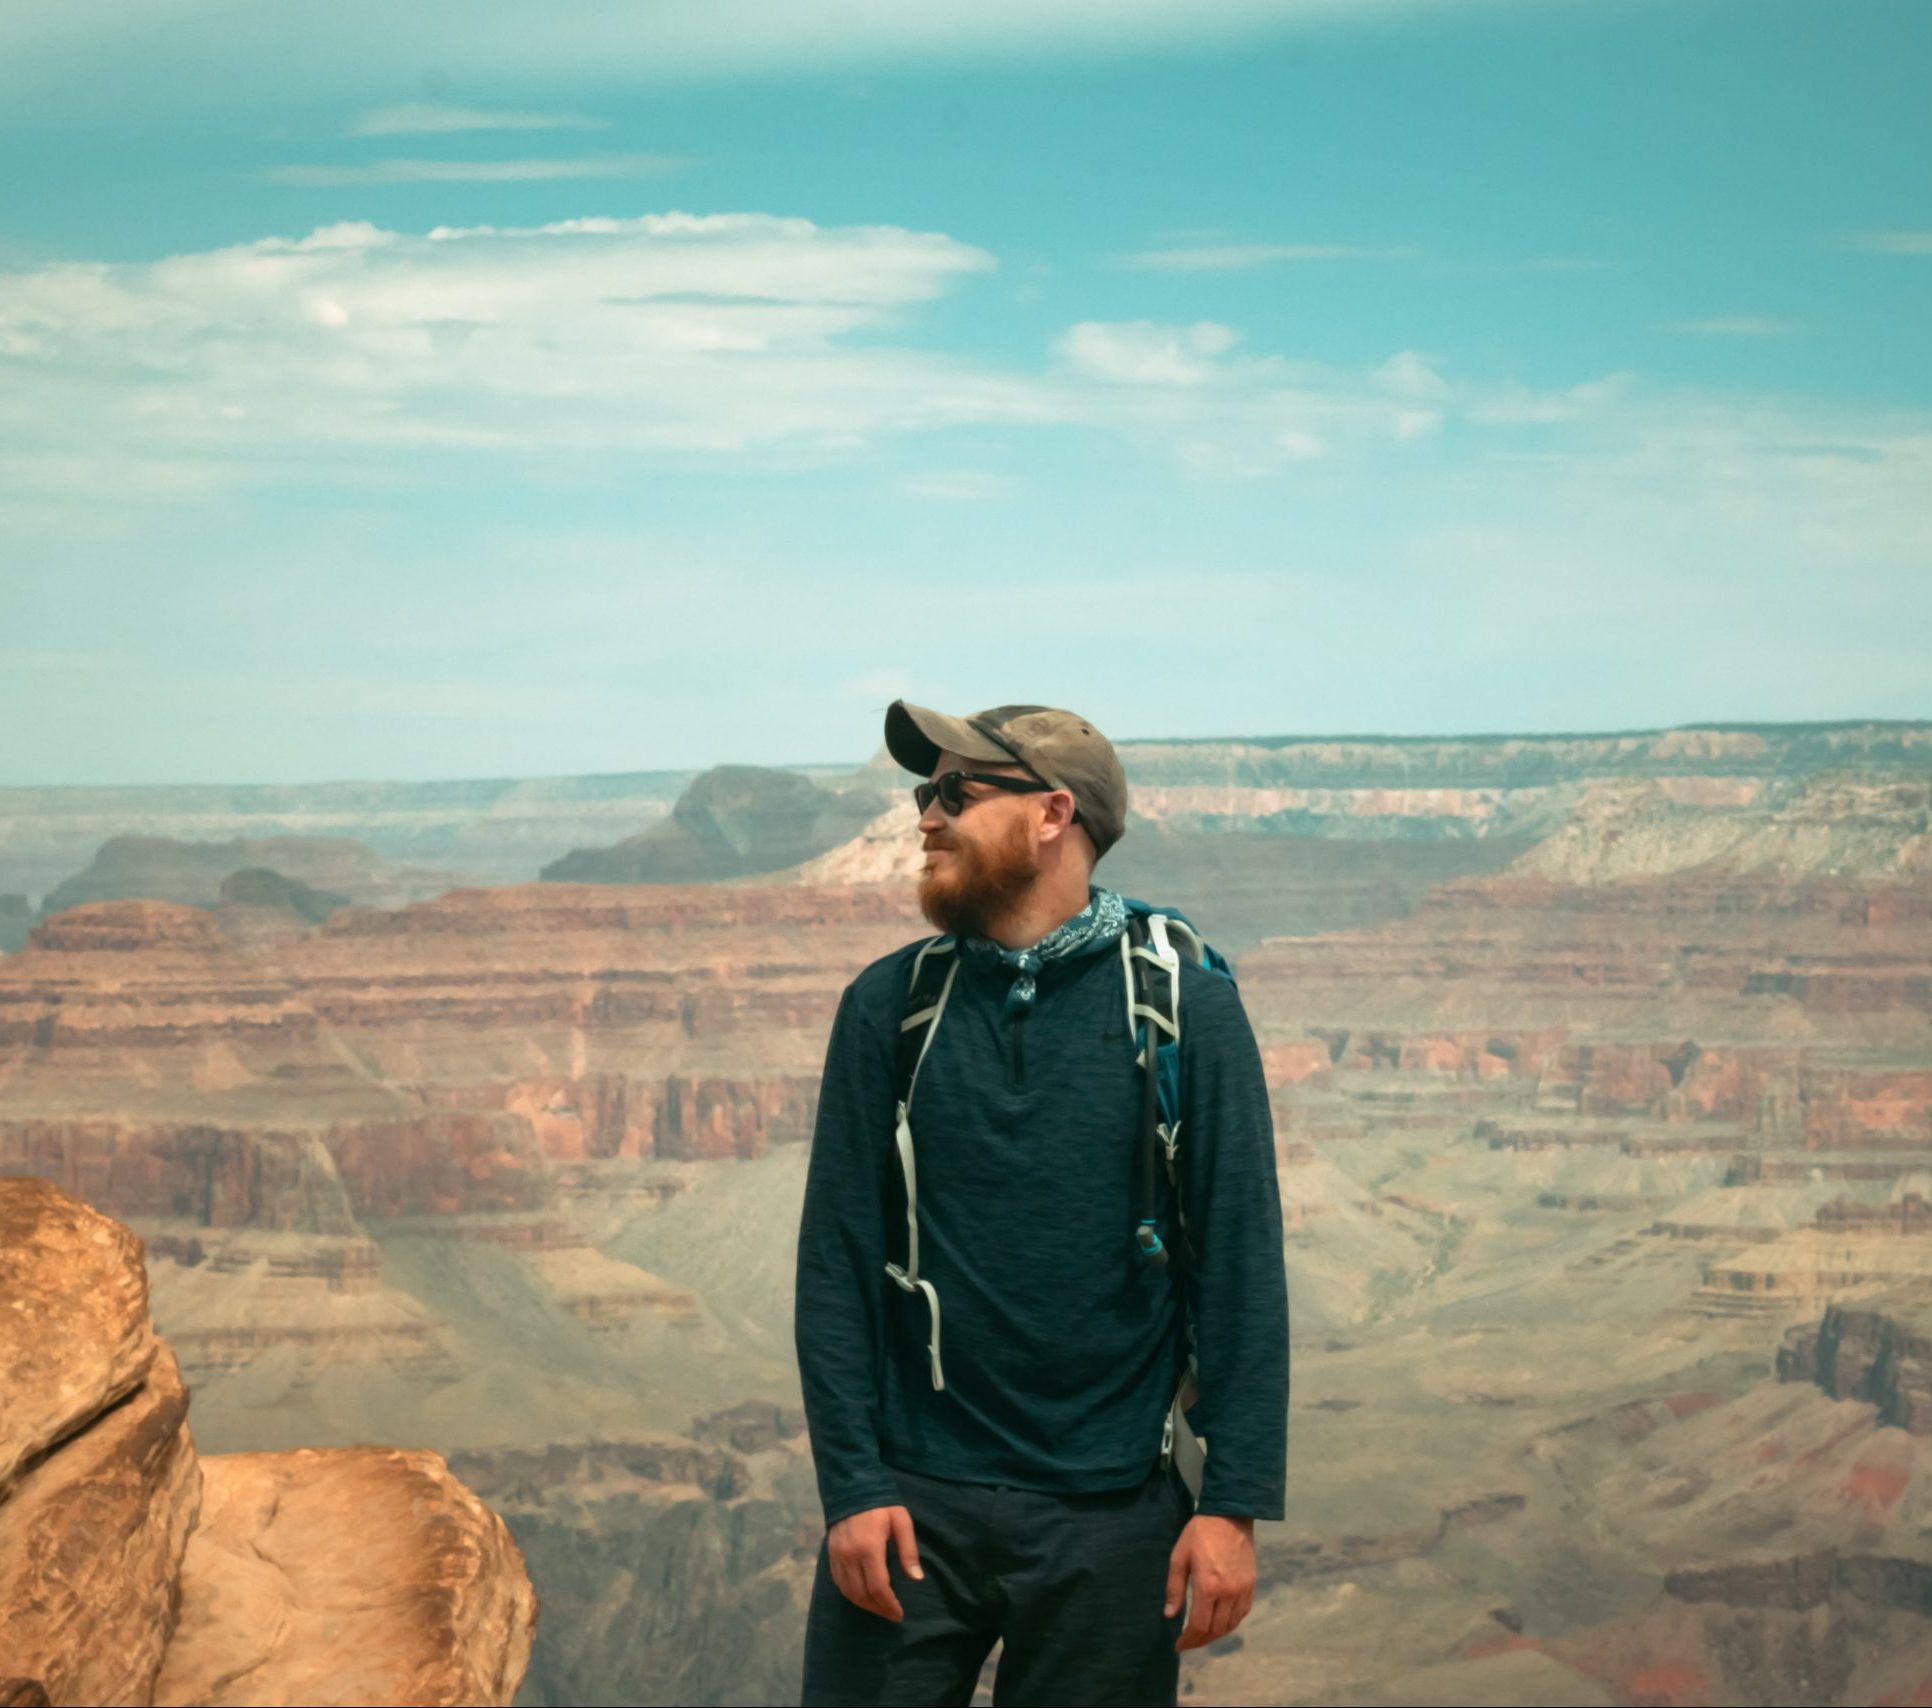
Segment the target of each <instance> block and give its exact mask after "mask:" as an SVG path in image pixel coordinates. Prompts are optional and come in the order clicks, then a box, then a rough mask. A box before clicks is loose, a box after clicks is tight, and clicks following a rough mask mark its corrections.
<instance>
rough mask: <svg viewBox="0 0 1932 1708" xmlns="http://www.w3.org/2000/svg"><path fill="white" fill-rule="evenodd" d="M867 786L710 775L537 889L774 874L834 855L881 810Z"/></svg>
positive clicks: (792, 776) (719, 769) (718, 770)
mask: <svg viewBox="0 0 1932 1708" xmlns="http://www.w3.org/2000/svg"><path fill="white" fill-rule="evenodd" d="M886 804H887V803H886V799H885V796H884V795H883V794H882V793H880V792H879V791H878V790H877V789H875V788H873V787H871V786H870V785H869V784H863V783H862V784H858V785H856V786H853V787H849V788H842V789H830V788H821V787H820V786H819V785H818V784H816V783H814V782H812V781H811V780H810V779H809V778H806V777H801V776H799V775H798V774H797V773H796V772H792V771H778V770H771V769H767V768H765V767H763V766H757V765H719V766H716V767H714V768H713V769H712V770H709V771H707V772H705V773H704V774H703V775H702V776H701V777H699V778H697V779H696V781H694V782H693V783H692V784H691V786H690V787H689V788H688V789H686V790H685V791H684V793H683V794H682V795H680V796H679V797H678V801H677V804H676V805H675V806H674V807H672V809H671V816H670V817H669V818H668V819H665V820H663V821H661V822H659V823H657V824H654V825H652V826H651V827H650V828H649V829H648V830H645V831H642V832H640V833H639V834H638V835H636V836H631V837H627V838H625V840H624V841H622V842H619V843H617V844H616V845H615V846H614V847H610V848H579V849H575V850H573V851H572V852H571V853H569V854H566V855H565V856H564V857H563V858H562V859H560V860H553V861H551V862H550V864H549V865H547V866H545V867H544V869H543V876H544V878H545V879H546V880H550V881H555V882H559V883H591V884H690V883H706V882H711V881H715V880H718V879H728V878H742V877H747V876H751V875H753V874H756V873H763V872H776V871H779V870H781V869H782V868H784V867H787V866H794V865H797V864H798V863H799V862H800V861H804V860H809V859H811V858H812V857H813V856H814V855H818V854H823V853H824V852H825V851H826V850H828V849H831V848H836V847H837V846H839V844H841V843H843V842H845V841H847V840H848V839H850V838H851V837H853V836H855V835H857V834H858V833H859V832H860V831H862V830H863V829H864V827H865V826H866V825H867V824H869V823H870V822H871V821H872V820H873V819H875V818H877V817H878V816H879V814H880V813H881V812H883V811H884V810H885V807H886Z"/></svg>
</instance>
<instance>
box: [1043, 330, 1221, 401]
mask: <svg viewBox="0 0 1932 1708" xmlns="http://www.w3.org/2000/svg"><path fill="white" fill-rule="evenodd" d="M1240 336H1241V335H1240V334H1239V333H1238V332H1236V331H1235V330H1234V328H1233V327H1231V326H1223V325H1221V324H1220V323H1219V322H1218V321H1213V320H1201V321H1196V322H1195V323H1194V325H1192V326H1162V325H1159V324H1157V323H1156V322H1154V321H1150V320H1126V321H1099V320H1088V321H1082V322H1081V323H1080V324H1079V325H1078V326H1073V327H1069V328H1068V329H1067V331H1066V332H1065V333H1063V334H1062V335H1061V337H1060V341H1059V343H1058V344H1057V345H1056V346H1055V348H1056V351H1057V353H1058V354H1059V356H1060V357H1061V359H1062V360H1063V361H1065V362H1066V363H1067V364H1068V366H1070V367H1071V368H1072V369H1073V370H1074V371H1075V372H1076V373H1078V374H1080V375H1082V376H1083V377H1085V378H1087V379H1094V380H1100V381H1102V382H1103V383H1105V384H1108V385H1133V386H1148V385H1153V386H1176V385H1184V386H1194V385H1201V384H1203V383H1205V382H1206V381H1207V380H1209V379H1211V378H1213V377H1214V375H1215V373H1216V368H1215V358H1217V357H1219V356H1223V355H1225V354H1226V353H1227V352H1228V351H1229V350H1231V349H1233V348H1234V346H1235V344H1236V343H1237V342H1238V341H1239V339H1240Z"/></svg>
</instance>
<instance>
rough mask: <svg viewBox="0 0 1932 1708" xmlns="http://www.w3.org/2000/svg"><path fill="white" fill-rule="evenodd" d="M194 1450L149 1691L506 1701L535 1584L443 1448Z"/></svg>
mask: <svg viewBox="0 0 1932 1708" xmlns="http://www.w3.org/2000/svg"><path fill="white" fill-rule="evenodd" d="M203 1463H204V1470H205V1477H206V1497H205V1501H204V1507H203V1513H202V1521H201V1524H200V1526H199V1527H198V1528H197V1530H196V1531H195V1534H194V1537H193V1539H192V1541H191V1542H190V1544H189V1549H188V1555H187V1559H186V1561H185V1563H184V1566H183V1572H182V1607H181V1623H180V1628H179V1632H178V1634H177V1636H176V1638H175V1642H174V1645H173V1647H172V1648H170V1650H169V1651H168V1657H167V1662H166V1665H165V1666H164V1667H163V1669H162V1673H161V1677H160V1680H159V1682H158V1684H157V1685H156V1688H155V1694H154V1701H155V1702H156V1703H157V1704H189V1703H202V1704H211V1705H212V1704H224V1703H251V1704H265V1705H274V1704H282V1703H315V1704H333V1703H374V1702H389V1703H405V1702H407V1703H475V1702H494V1703H507V1702H509V1700H510V1698H511V1697H512V1696H513V1695H514V1694H515V1692H516V1689H517V1686H518V1684H519V1683H520V1682H521V1680H522V1678H523V1672H524V1668H525V1666H526V1665H527V1664H528V1661H529V1657H530V1643H531V1639H532V1637H533V1635H534V1633H535V1625H536V1596H535V1594H534V1592H533V1591H532V1590H531V1588H530V1580H529V1577H528V1576H527V1575H526V1573H525V1572H524V1569H523V1561H522V1556H521V1555H520V1554H519V1553H518V1551H517V1548H516V1544H515V1543H514V1542H512V1541H511V1540H510V1535H509V1532H508V1530H507V1529H505V1527H504V1524H503V1521H502V1520H501V1519H500V1518H498V1517H497V1516H496V1514H495V1513H493V1512H491V1511H490V1509H489V1508H488V1507H486V1506H485V1505H483V1503H482V1502H481V1501H479V1500H478V1499H477V1498H476V1496H475V1495H473V1494H471V1493H470V1491H469V1490H468V1489H467V1488H465V1487H464V1486H463V1485H462V1484H461V1483H459V1482H458V1481H457V1480H456V1479H455V1478H454V1477H452V1476H451V1475H450V1473H449V1468H448V1466H447V1465H445V1464H444V1462H443V1460H442V1458H441V1457H440V1456H439V1455H438V1454H435V1453H426V1452H405V1451H401V1450H398V1449H394V1448H377V1447H357V1448H344V1449H337V1450H334V1451H328V1452H318V1451H302V1452H297V1453H238V1454H230V1455H225V1456H221V1457H216V1458H212V1459H208V1460H205V1461H204V1462H203Z"/></svg>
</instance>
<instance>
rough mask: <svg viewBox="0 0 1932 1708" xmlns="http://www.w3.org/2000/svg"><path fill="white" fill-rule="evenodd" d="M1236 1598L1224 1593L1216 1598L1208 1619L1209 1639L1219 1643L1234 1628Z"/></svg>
mask: <svg viewBox="0 0 1932 1708" xmlns="http://www.w3.org/2000/svg"><path fill="white" fill-rule="evenodd" d="M1234 1609H1235V1598H1234V1597H1233V1596H1232V1595H1229V1594H1226V1593H1223V1594H1221V1595H1217V1596H1216V1597H1215V1598H1214V1608H1213V1611H1212V1613H1211V1615H1210V1617H1209V1619H1208V1641H1209V1642H1211V1643H1218V1642H1219V1641H1220V1640H1221V1639H1222V1638H1223V1637H1225V1636H1226V1635H1227V1634H1228V1633H1229V1632H1230V1631H1232V1630H1233V1629H1234Z"/></svg>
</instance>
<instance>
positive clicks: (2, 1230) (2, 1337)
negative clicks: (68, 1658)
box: [0, 1176, 155, 1653]
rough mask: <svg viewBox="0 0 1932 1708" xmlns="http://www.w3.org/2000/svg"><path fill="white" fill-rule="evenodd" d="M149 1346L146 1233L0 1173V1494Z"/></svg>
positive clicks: (140, 1371)
mask: <svg viewBox="0 0 1932 1708" xmlns="http://www.w3.org/2000/svg"><path fill="white" fill-rule="evenodd" d="M154 1351H155V1339H154V1328H153V1325H152V1324H151V1323H150V1322H149V1320H148V1281H147V1271H146V1269H145V1268H144V1267H143V1266H142V1261H141V1242H140V1241H139V1240H137V1239H136V1238H135V1237H134V1235H133V1234H131V1233H129V1232H128V1230H127V1229H126V1228H124V1227H122V1226H121V1225H120V1224H119V1223H118V1222H113V1221H110V1220H108V1218H107V1217H106V1216H103V1215H101V1214H100V1213H99V1212H97V1211H94V1210H90V1209H89V1208H88V1207H87V1206H86V1205H85V1204H77V1203H75V1202H74V1201H73V1199H71V1198H68V1197H66V1196H65V1195H63V1194H62V1193H61V1192H60V1191H59V1190H58V1189H57V1188H55V1187H54V1186H52V1185H50V1184H48V1183H47V1182H46V1181H44V1180H27V1179H20V1178H16V1177H9V1176H0V1396H4V1401H3V1402H0V1499H4V1498H5V1496H6V1494H7V1492H8V1490H9V1489H10V1488H11V1487H12V1486H13V1484H14V1482H15V1480H16V1479H17V1478H18V1477H19V1476H20V1475H21V1474H22V1471H23V1468H24V1467H25V1466H26V1465H27V1463H28V1462H30V1461H31V1460H33V1458H34V1457H35V1456H36V1455H37V1454H40V1453H43V1452H45V1451H46V1450H47V1449H48V1448H49V1447H51V1446H52V1445H53V1444H54V1443H56V1442H58V1441H59V1440H60V1439H61V1438H62V1437H63V1436H66V1435H69V1434H71V1433H72V1432H73V1431H75V1430H76V1429H79V1428H80V1427H81V1426H82V1425H84V1424H85V1423H86V1422H87V1421H88V1420H89V1419H91V1418H93V1417H95V1416H96V1415H98V1414H99V1413H100V1412H101V1411H102V1410H103V1409H104V1408H106V1407H107V1406H108V1405H110V1404H112V1403H113V1402H114V1401H115V1400H118V1399H119V1398H120V1397H121V1396H122V1395H124V1394H126V1393H128V1392H130V1391H131V1390H132V1389H133V1388H135V1387H136V1386H137V1385H138V1384H139V1383H140V1381H141V1379H142V1377H143V1376H145V1375H146V1374H147V1371H148V1366H149V1365H150V1364H151V1363H152V1362H153V1361H154ZM3 1652H4V1651H0V1653H3Z"/></svg>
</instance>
